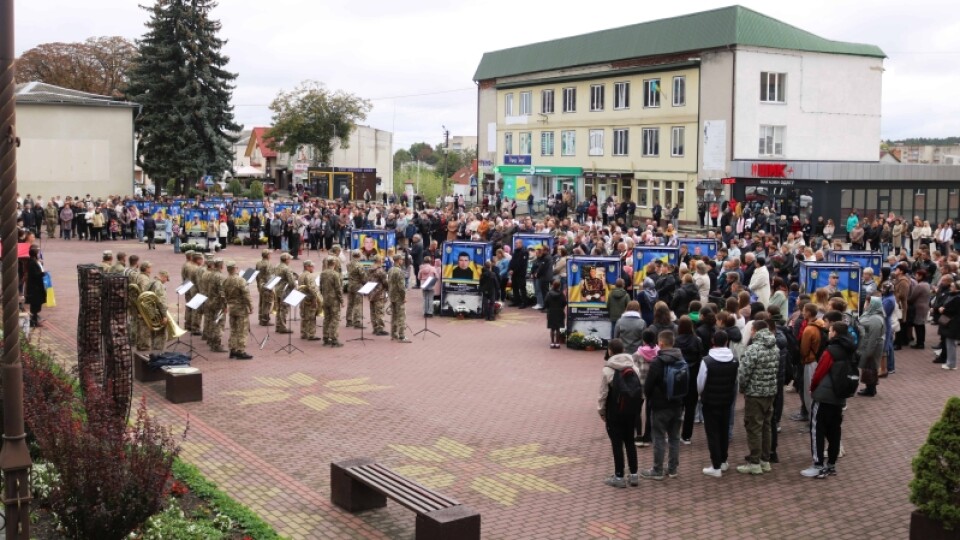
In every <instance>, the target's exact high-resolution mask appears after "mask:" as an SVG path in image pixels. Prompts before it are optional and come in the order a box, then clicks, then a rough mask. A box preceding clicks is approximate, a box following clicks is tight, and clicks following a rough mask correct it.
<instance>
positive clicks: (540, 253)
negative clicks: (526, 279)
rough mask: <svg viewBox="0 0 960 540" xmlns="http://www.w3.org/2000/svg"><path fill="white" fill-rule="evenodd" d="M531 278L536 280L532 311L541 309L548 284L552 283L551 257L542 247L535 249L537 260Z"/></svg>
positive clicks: (548, 288)
mask: <svg viewBox="0 0 960 540" xmlns="http://www.w3.org/2000/svg"><path fill="white" fill-rule="evenodd" d="M533 277H534V279H536V283H535V286H536V287H537V305H536V306H534V309H543V299H544V298H546V296H547V291H549V290H550V284H551V283H553V257H551V256H550V253H549V252H548V251H547V250H546V249H545V248H544V247H543V246H538V247H537V260H536V262H535V263H534V272H533Z"/></svg>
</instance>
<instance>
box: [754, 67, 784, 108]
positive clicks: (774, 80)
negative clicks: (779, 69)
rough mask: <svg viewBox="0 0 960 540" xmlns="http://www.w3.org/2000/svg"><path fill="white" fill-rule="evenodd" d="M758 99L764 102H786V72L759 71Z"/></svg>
mask: <svg viewBox="0 0 960 540" xmlns="http://www.w3.org/2000/svg"><path fill="white" fill-rule="evenodd" d="M760 101H762V102H764V103H786V101H787V74H786V73H769V72H766V71H763V72H761V73H760Z"/></svg>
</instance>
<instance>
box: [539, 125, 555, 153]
mask: <svg viewBox="0 0 960 540" xmlns="http://www.w3.org/2000/svg"><path fill="white" fill-rule="evenodd" d="M540 155H541V156H552V155H553V132H552V131H541V132H540Z"/></svg>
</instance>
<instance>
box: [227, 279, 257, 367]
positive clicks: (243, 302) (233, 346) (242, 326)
mask: <svg viewBox="0 0 960 540" xmlns="http://www.w3.org/2000/svg"><path fill="white" fill-rule="evenodd" d="M223 296H224V299H225V300H226V303H227V310H228V311H229V313H230V341H229V345H228V346H229V348H230V358H236V359H237V360H249V359H251V358H253V356H251V355H249V354H247V334H248V333H249V332H250V314H251V313H252V312H253V302H252V301H251V300H250V291H249V290H248V289H247V282H246V280H244V279H243V278H242V277H240V275H239V274H237V263H235V262H234V261H228V262H227V279H225V280H224V281H223Z"/></svg>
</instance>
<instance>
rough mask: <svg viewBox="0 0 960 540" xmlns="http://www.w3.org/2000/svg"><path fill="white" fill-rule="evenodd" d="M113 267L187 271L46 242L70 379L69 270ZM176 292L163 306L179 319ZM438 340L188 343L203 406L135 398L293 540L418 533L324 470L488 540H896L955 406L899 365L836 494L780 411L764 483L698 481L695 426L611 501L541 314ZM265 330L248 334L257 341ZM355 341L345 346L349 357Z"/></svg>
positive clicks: (854, 445) (930, 381) (523, 313)
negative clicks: (922, 462)
mask: <svg viewBox="0 0 960 540" xmlns="http://www.w3.org/2000/svg"><path fill="white" fill-rule="evenodd" d="M104 248H110V249H112V250H113V251H114V252H115V253H116V252H117V251H126V252H127V253H128V254H134V253H135V254H138V255H140V256H141V257H142V259H141V260H149V261H150V262H152V263H153V264H154V265H155V266H154V267H155V268H157V269H167V270H169V271H170V272H171V274H177V273H178V272H177V271H178V268H179V266H180V264H181V261H182V256H180V255H176V254H174V253H173V252H172V248H170V247H169V246H161V247H159V248H158V249H157V250H154V251H148V250H147V249H146V246H145V244H141V243H137V242H136V241H117V242H107V243H91V242H76V241H72V242H66V241H63V240H44V241H43V256H44V260H45V263H46V265H45V267H46V269H47V270H48V271H49V272H50V273H51V275H52V276H53V283H54V289H55V291H56V297H57V307H56V308H46V309H45V310H44V311H43V314H44V315H45V317H46V320H45V325H44V327H43V328H41V329H40V330H37V331H35V332H34V333H33V335H32V336H31V341H32V342H33V343H35V344H39V346H40V347H41V348H42V349H49V350H51V351H53V352H54V353H55V354H56V355H57V357H58V359H60V360H62V361H63V362H66V363H72V362H75V352H74V351H75V344H76V330H75V327H76V321H77V316H78V313H77V305H78V304H77V281H76V265H78V264H84V263H92V262H97V261H99V258H100V254H101V250H102V249H104ZM258 255H259V251H256V250H251V249H249V248H247V247H231V248H228V249H227V250H226V251H224V252H223V253H222V256H223V257H224V258H225V259H228V260H236V261H237V262H238V263H239V264H240V265H241V266H242V267H244V268H246V267H250V266H252V265H253V264H254V263H255V262H256V260H257V258H258V257H257V256H258ZM311 256H313V255H311ZM314 258H317V257H314ZM292 262H293V263H296V262H297V261H292ZM175 284H178V281H176V280H175V281H174V282H172V283H171V285H175ZM174 288H175V287H173V286H169V287H167V291H168V301H169V302H170V304H169V305H171V306H175V305H176V298H175V293H174ZM253 294H255V292H254V293H253ZM410 296H413V295H410ZM255 303H256V302H255ZM419 304H420V299H419V297H415V298H411V297H408V301H407V312H408V317H407V322H408V324H409V325H410V327H411V329H412V330H413V331H417V330H419V329H421V328H422V325H423V318H422V316H420V315H419ZM297 324H298V323H296V322H295V323H294V330H295V331H296V330H297ZM429 324H430V328H431V329H433V330H435V331H436V332H438V333H439V334H440V335H441V337H440V338H435V337H433V336H428V338H427V339H426V340H423V339H421V337H422V336H421V337H417V338H415V339H413V343H411V344H400V343H396V342H392V341H390V340H389V339H388V338H375V339H373V340H372V341H366V342H363V343H361V342H350V341H347V344H346V346H345V347H343V348H339V349H330V348H327V347H321V346H320V345H319V343H317V342H303V341H301V340H299V339H298V338H297V337H294V338H293V342H294V344H296V345H297V346H299V347H300V348H302V349H304V352H303V353H299V352H293V353H292V354H287V353H285V352H279V353H278V352H275V351H277V349H279V348H280V347H281V346H282V345H285V344H286V341H287V340H286V336H277V335H273V334H271V337H270V339H269V340H268V341H267V343H266V344H265V346H264V348H263V350H262V351H260V350H257V347H256V346H251V347H249V348H248V351H249V352H251V353H252V354H253V356H254V359H253V360H251V361H238V360H229V359H228V358H227V355H226V354H217V353H210V352H209V351H208V350H206V346H205V345H203V344H202V342H201V341H200V340H196V341H195V345H197V346H198V351H199V352H200V353H201V354H203V355H204V356H206V357H207V360H196V361H195V362H194V364H193V365H194V366H196V367H199V368H200V369H201V370H202V372H203V377H204V388H203V392H204V396H203V401H202V402H199V403H189V404H183V405H173V404H170V403H168V402H166V400H165V399H164V397H163V384H162V383H152V384H140V383H137V386H136V393H137V395H139V396H142V397H143V398H145V399H146V400H147V402H148V404H149V407H150V409H151V411H153V412H154V413H156V414H157V415H158V416H159V417H160V418H161V419H162V420H163V421H164V422H168V423H169V424H170V425H172V426H175V427H177V428H178V429H179V428H181V427H182V426H185V425H187V424H189V432H188V434H187V440H186V442H185V443H184V444H183V455H184V457H185V458H186V459H187V460H188V461H189V462H191V463H193V464H195V465H196V466H198V467H199V468H200V469H201V470H202V471H203V473H204V474H206V475H207V476H208V477H209V478H210V479H212V480H214V481H215V482H217V483H218V484H220V485H221V486H222V487H224V488H225V489H226V490H227V491H228V492H229V493H230V494H231V495H232V496H234V497H235V498H236V499H238V500H239V501H241V502H242V503H244V504H246V505H248V506H249V507H250V508H252V509H253V510H255V511H256V512H258V513H259V514H260V515H261V516H263V517H264V518H265V519H266V520H267V521H269V522H270V523H271V524H272V525H274V526H275V527H276V528H277V530H278V532H280V533H281V534H283V535H285V536H289V537H290V538H412V537H413V524H414V516H413V514H412V513H410V512H408V511H406V510H404V509H403V508H400V507H399V506H397V505H395V504H388V506H387V508H386V509H384V510H376V511H372V512H367V513H363V514H359V515H356V516H354V515H350V514H348V513H345V512H343V511H341V510H339V509H338V508H336V507H334V506H333V505H332V504H331V503H330V490H329V478H330V476H329V475H330V473H329V470H330V469H329V466H330V463H331V462H335V461H340V460H345V459H349V458H355V457H372V458H374V459H376V460H377V461H378V462H381V463H384V464H386V465H388V466H390V467H391V468H393V469H394V470H395V471H398V472H400V473H402V474H404V475H407V476H408V477H410V478H413V479H416V480H417V481H419V482H420V483H422V484H424V485H426V486H429V487H433V488H436V489H437V490H438V491H440V492H441V493H444V494H447V495H450V496H452V497H454V498H456V499H458V500H459V501H461V502H462V503H464V504H467V505H469V506H471V507H473V508H474V509H476V510H477V511H479V512H480V513H481V516H482V523H483V535H484V538H490V539H518V538H524V539H527V538H529V539H537V538H542V539H580V538H616V539H630V538H640V537H650V538H706V537H721V538H803V537H806V538H812V537H823V538H863V537H872V538H903V537H905V536H906V531H907V528H908V524H909V518H910V511H911V510H912V506H911V505H910V503H909V502H908V500H907V494H908V489H907V484H908V482H909V480H910V478H911V477H912V473H911V470H910V462H911V459H912V458H913V456H914V455H915V454H916V452H917V449H918V447H919V446H920V444H921V443H922V442H923V440H924V438H925V436H926V433H927V430H928V429H929V426H930V425H931V424H932V422H934V421H935V420H936V419H937V418H938V417H939V414H940V411H941V409H942V407H943V403H944V401H945V399H946V398H947V397H948V396H949V395H950V394H951V393H955V392H956V389H957V382H956V380H955V377H952V376H950V375H952V374H951V373H948V372H944V371H943V370H941V369H940V366H939V365H935V364H932V363H931V362H930V360H931V353H930V352H929V351H914V350H908V349H906V348H905V349H904V350H903V351H901V353H900V354H898V366H897V373H896V374H894V375H891V376H890V377H889V378H888V379H885V380H883V381H882V383H881V384H880V386H879V391H878V396H877V397H876V398H872V399H870V398H859V397H858V398H856V399H853V400H850V403H849V408H848V410H847V411H846V413H845V417H844V423H843V428H844V432H843V440H844V446H845V450H846V455H845V457H843V458H842V459H841V460H840V461H839V464H838V466H837V469H838V474H837V476H835V477H831V478H829V479H827V480H816V479H810V478H804V477H801V476H800V474H799V473H800V470H801V469H803V468H805V467H807V466H808V465H809V464H810V450H809V439H808V436H807V435H806V434H805V433H801V424H800V423H796V422H790V421H788V420H786V417H787V416H788V415H789V414H790V413H793V412H795V411H796V410H797V408H798V403H799V400H798V398H797V395H796V394H794V393H788V394H787V397H786V402H787V404H786V407H785V413H784V422H783V424H782V433H781V442H780V452H779V453H780V463H779V464H775V465H774V466H773V472H772V473H770V474H764V475H762V476H758V477H754V476H752V475H738V474H735V473H732V472H731V473H728V474H726V475H724V477H723V478H719V479H716V478H709V477H706V476H704V475H702V474H701V473H700V469H701V468H702V467H704V466H706V465H709V459H708V456H707V448H706V443H705V439H704V436H703V431H702V426H701V425H697V426H696V430H695V432H694V437H693V442H692V444H691V445H689V446H682V447H681V450H682V451H681V456H680V468H679V475H678V477H676V478H670V479H667V480H665V481H663V482H655V481H645V480H641V484H640V486H639V487H628V488H627V489H615V488H611V487H608V486H606V485H604V484H603V479H604V478H605V477H607V476H608V475H609V474H610V473H611V463H610V445H609V441H608V440H607V437H606V434H605V432H604V429H603V422H602V421H601V420H600V419H599V418H598V417H597V414H596V410H595V409H596V391H597V381H598V377H599V373H600V368H601V365H602V353H601V352H592V353H591V352H583V351H570V350H567V349H560V350H554V349H550V348H549V347H548V343H549V340H548V332H547V329H546V325H545V322H544V315H543V314H541V313H538V312H536V311H533V310H516V309H510V308H508V309H506V310H505V311H504V313H503V314H502V316H501V317H500V318H498V319H497V320H496V321H493V322H483V321H480V320H457V319H451V318H438V317H435V318H432V319H430V320H429ZM264 329H265V328H264V327H261V326H253V333H254V335H255V336H256V337H257V338H260V339H262V337H263V335H264ZM359 333H360V332H359V331H358V330H356V329H342V330H341V339H342V340H350V339H352V338H355V337H359ZM410 333H412V332H409V331H408V335H409V334H410ZM368 335H369V332H368ZM295 336H296V334H295ZM741 419H742V399H741V401H740V403H739V406H738V411H737V420H738V421H737V423H736V426H735V428H734V437H733V440H732V441H731V450H730V455H731V462H732V463H738V462H740V459H741V458H740V456H743V455H744V454H745V453H746V452H747V448H746V443H745V435H744V431H743V426H742V424H741V422H740V420H741ZM638 451H639V453H640V465H641V468H643V467H649V466H650V460H651V457H650V456H651V453H652V448H649V447H648V448H641V449H638ZM865 515H869V516H870V518H869V519H863V517H864V516H865Z"/></svg>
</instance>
